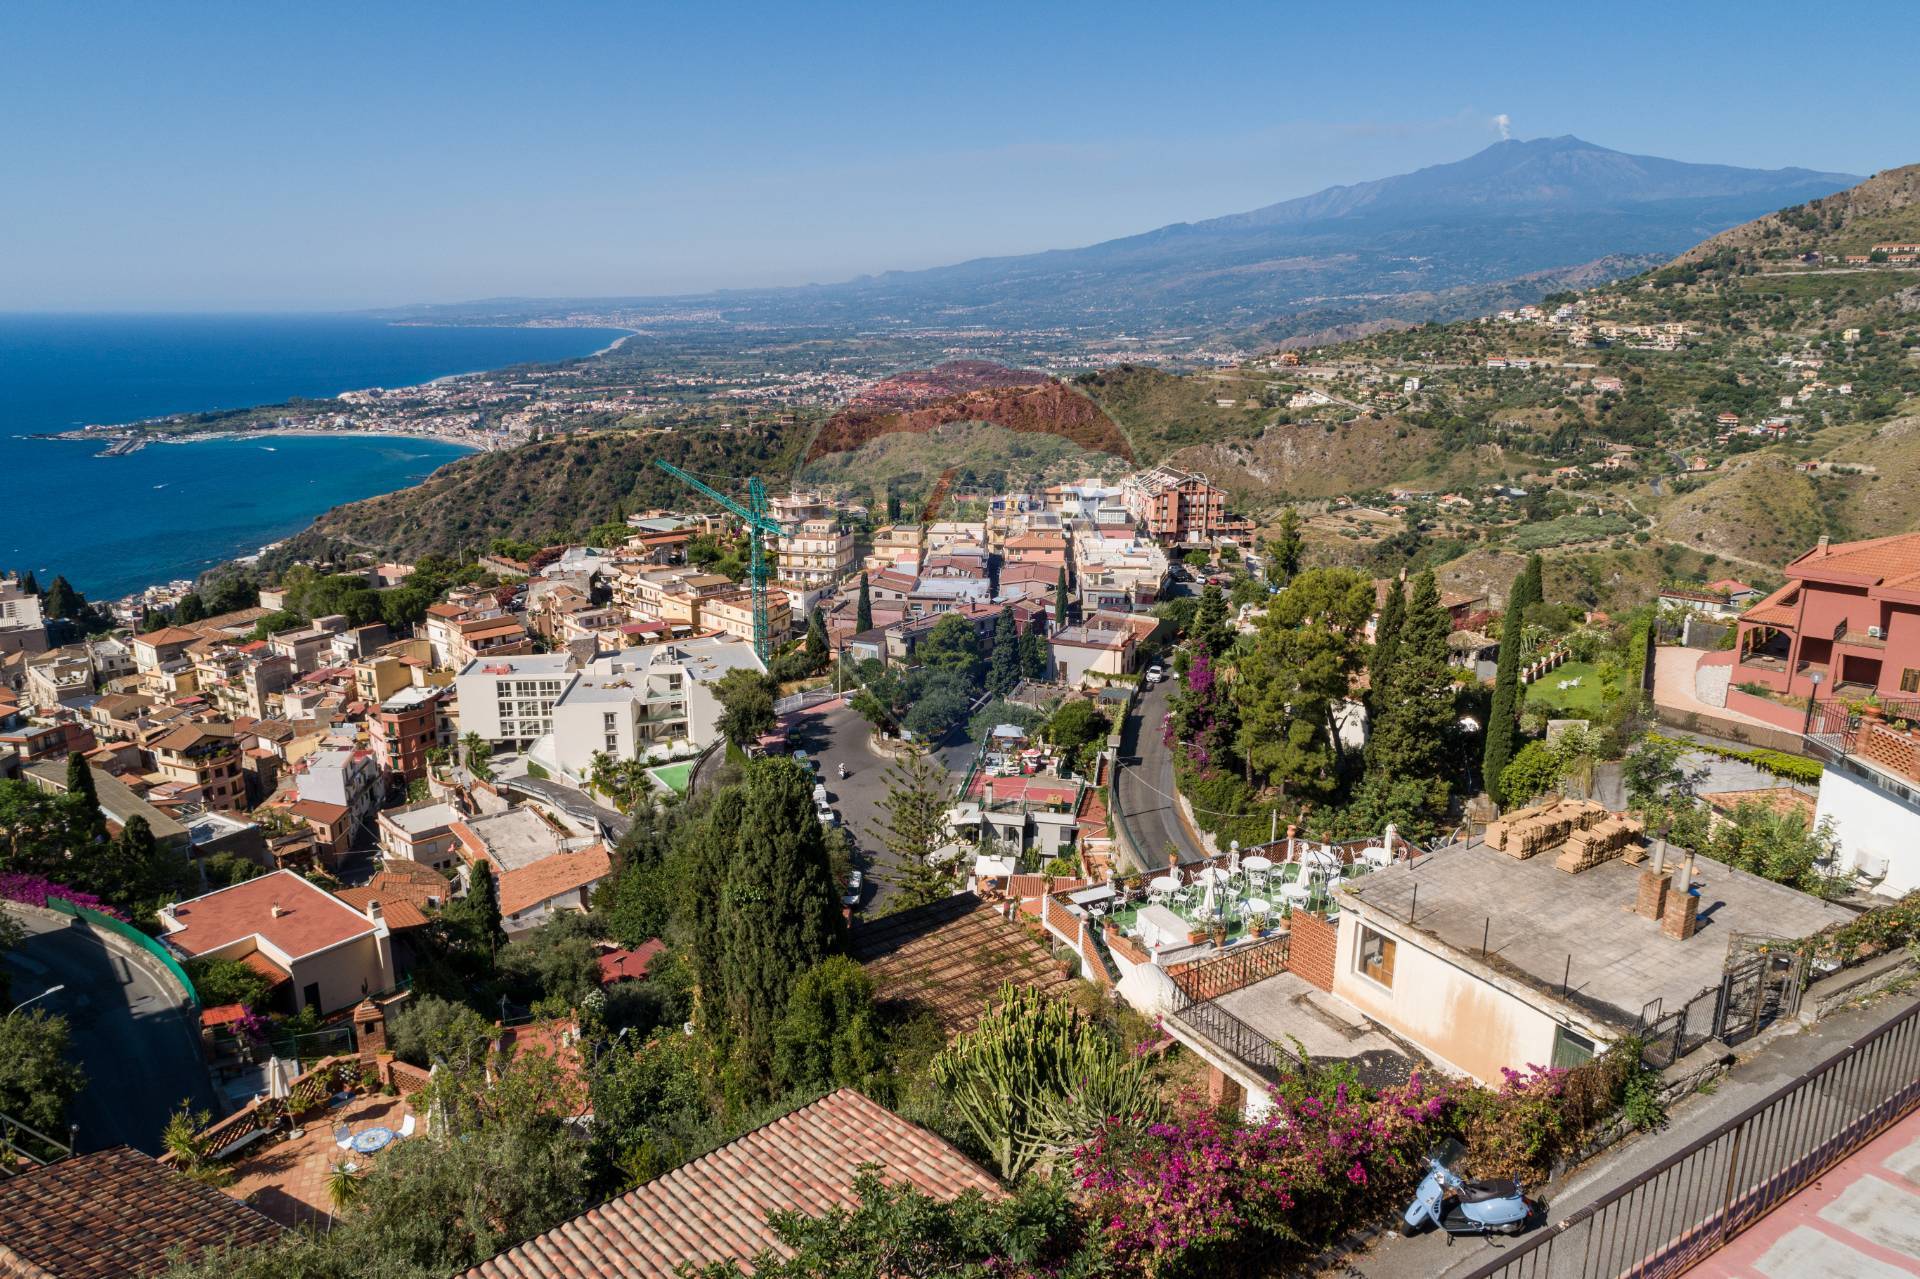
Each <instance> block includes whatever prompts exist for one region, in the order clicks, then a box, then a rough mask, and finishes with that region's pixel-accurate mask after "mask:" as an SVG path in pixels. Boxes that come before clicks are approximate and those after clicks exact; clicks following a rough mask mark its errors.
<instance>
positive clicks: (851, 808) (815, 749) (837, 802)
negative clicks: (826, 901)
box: [793, 706, 974, 912]
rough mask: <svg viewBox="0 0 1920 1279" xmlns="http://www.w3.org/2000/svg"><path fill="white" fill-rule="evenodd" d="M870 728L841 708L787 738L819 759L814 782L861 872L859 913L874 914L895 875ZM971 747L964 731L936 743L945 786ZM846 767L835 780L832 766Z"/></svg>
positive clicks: (882, 770)
mask: <svg viewBox="0 0 1920 1279" xmlns="http://www.w3.org/2000/svg"><path fill="white" fill-rule="evenodd" d="M872 737H873V729H872V726H871V725H869V724H868V723H867V721H866V720H864V719H862V718H861V717H860V715H859V714H858V713H856V712H855V711H853V710H852V709H851V708H849V707H846V706H832V707H831V708H830V709H828V710H825V711H821V712H816V713H813V714H809V715H807V716H805V717H803V718H801V719H799V720H798V721H796V729H795V732H794V734H793V738H794V741H795V744H796V745H797V747H798V748H799V749H801V750H804V751H806V752H807V753H808V754H809V755H812V756H815V757H816V758H818V759H819V760H820V779H821V781H822V782H824V783H825V784H826V787H827V799H828V802H829V803H831V804H832V805H833V810H834V812H836V813H838V814H839V815H840V824H841V825H842V826H844V827H845V828H846V830H847V833H848V834H850V835H852V836H853V844H854V849H855V856H854V861H855V864H856V865H858V866H859V867H860V868H861V869H862V870H863V871H865V873H866V886H865V888H864V889H863V896H862V900H861V908H862V909H863V910H866V911H868V912H872V911H874V910H876V909H877V908H878V907H879V906H880V905H881V904H882V903H883V902H885V901H886V900H887V898H888V897H889V896H890V895H891V894H892V893H893V892H894V891H895V889H896V887H897V884H898V878H899V873H900V867H899V864H898V861H897V859H895V858H894V857H893V855H892V854H891V853H889V852H887V847H886V836H885V834H884V829H883V828H884V827H885V826H886V821H887V814H886V810H885V809H884V808H882V807H881V802H882V801H883V800H885V799H886V797H887V769H888V766H889V765H890V764H891V763H892V760H891V759H889V758H888V757H887V756H883V755H879V754H876V753H875V752H874V750H873V748H872V746H871V745H870V742H871V740H872ZM973 751H974V748H973V743H972V742H971V741H969V740H967V738H966V736H965V729H964V728H962V729H961V730H959V731H958V732H956V733H955V734H953V735H952V736H951V737H950V738H949V740H947V741H945V742H942V743H941V745H940V748H939V749H938V750H937V751H935V752H934V755H933V759H934V760H935V761H936V762H937V763H939V764H940V765H941V767H943V768H945V769H946V770H947V773H948V778H949V781H950V782H951V783H955V784H957V783H958V782H959V780H960V775H961V774H962V773H963V772H965V770H966V767H967V764H968V763H969V762H970V761H971V760H972V759H973ZM840 764H845V765H846V766H847V776H846V777H845V779H842V778H841V777H840V776H839V769H838V765H840Z"/></svg>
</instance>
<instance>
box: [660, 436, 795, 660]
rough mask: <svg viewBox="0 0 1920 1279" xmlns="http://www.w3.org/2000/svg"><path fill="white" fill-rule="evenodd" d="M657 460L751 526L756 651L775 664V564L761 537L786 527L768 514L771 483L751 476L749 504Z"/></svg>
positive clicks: (749, 543)
mask: <svg viewBox="0 0 1920 1279" xmlns="http://www.w3.org/2000/svg"><path fill="white" fill-rule="evenodd" d="M653 464H654V465H655V466H657V467H659V468H660V469H661V470H663V471H665V472H666V473H667V474H668V475H671V476H672V477H673V478H674V479H676V480H679V481H680V482H681V483H682V484H685V485H687V486H688V487H689V488H693V489H696V490H698V491H699V492H702V493H705V494H706V495H707V496H708V497H710V498H712V499H713V500H714V501H716V502H718V503H719V504H720V505H721V506H724V507H725V508H726V509H727V510H729V511H731V512H733V514H734V515H735V516H736V517H737V518H738V519H739V520H740V522H741V523H742V524H745V525H746V526H747V549H748V551H749V560H748V563H749V568H748V570H747V577H748V579H749V580H750V581H751V582H752V583H753V651H754V655H755V656H757V657H758V658H759V659H760V661H761V663H762V664H763V665H766V666H768V667H771V666H772V665H773V629H772V627H771V626H770V625H769V623H768V621H767V583H768V582H769V581H770V580H772V578H773V566H772V565H770V564H768V563H767V551H766V547H765V545H764V544H763V543H762V541H761V539H762V538H765V537H780V536H782V535H784V534H785V533H786V531H787V530H786V529H784V528H782V527H781V526H780V521H778V520H776V519H774V518H773V517H772V516H770V515H768V514H767V486H766V485H764V484H762V483H761V482H760V477H759V476H757V475H754V476H750V477H748V479H747V504H746V505H745V506H742V505H740V503H738V502H736V501H734V500H733V499H732V498H730V497H728V496H727V495H726V494H725V493H721V492H718V491H716V490H715V489H712V488H710V487H708V486H707V485H705V484H702V483H701V482H700V481H699V480H696V479H694V478H693V477H692V476H691V475H688V474H687V473H686V472H685V471H683V470H681V469H680V468H679V467H677V466H675V465H673V463H671V462H663V461H661V460H660V459H659V458H655V459H653Z"/></svg>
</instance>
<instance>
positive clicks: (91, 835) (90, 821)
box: [67, 751, 107, 844]
mask: <svg viewBox="0 0 1920 1279" xmlns="http://www.w3.org/2000/svg"><path fill="white" fill-rule="evenodd" d="M67 802H68V803H70V804H71V805H72V806H73V822H74V833H75V834H76V835H78V836H79V837H80V838H81V839H82V840H84V841H85V842H86V843H89V844H97V843H99V842H100V841H101V840H103V839H105V838H106V837H107V819H106V816H105V815H104V814H103V813H101V811H100V796H99V794H98V793H97V792H96V791H95V790H94V787H93V769H91V768H89V767H88V766H87V759H86V756H84V755H82V754H81V753H80V752H79V751H72V752H70V753H69V754H68V755H67Z"/></svg>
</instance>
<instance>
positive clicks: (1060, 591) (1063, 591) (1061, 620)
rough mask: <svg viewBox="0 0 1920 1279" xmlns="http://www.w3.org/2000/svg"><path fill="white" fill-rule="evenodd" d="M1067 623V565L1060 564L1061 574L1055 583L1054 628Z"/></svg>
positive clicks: (1056, 628)
mask: <svg viewBox="0 0 1920 1279" xmlns="http://www.w3.org/2000/svg"><path fill="white" fill-rule="evenodd" d="M1066 624H1067V566H1066V565H1064V564H1062V565H1061V566H1060V576H1059V578H1058V579H1057V580H1056V581H1055V582H1054V584H1053V628H1054V629H1055V630H1059V629H1060V628H1061V627H1062V626H1065V625H1066Z"/></svg>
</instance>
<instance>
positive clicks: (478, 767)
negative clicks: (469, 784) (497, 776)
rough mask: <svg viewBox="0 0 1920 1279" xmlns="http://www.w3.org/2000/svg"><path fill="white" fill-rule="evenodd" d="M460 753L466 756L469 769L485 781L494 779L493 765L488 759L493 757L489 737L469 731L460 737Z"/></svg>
mask: <svg viewBox="0 0 1920 1279" xmlns="http://www.w3.org/2000/svg"><path fill="white" fill-rule="evenodd" d="M460 754H461V755H462V756H463V757H464V758H465V761H466V765H467V771H468V772H469V773H471V774H473V775H474V777H476V778H477V779H479V780H480V781H483V782H490V781H492V780H493V766H492V765H491V764H489V763H488V762H487V761H488V760H489V759H491V758H493V747H492V746H491V745H490V744H489V743H488V742H487V739H486V738H484V737H482V736H480V734H478V733H472V732H470V733H467V734H466V735H465V736H463V737H462V738H461V739H460Z"/></svg>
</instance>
